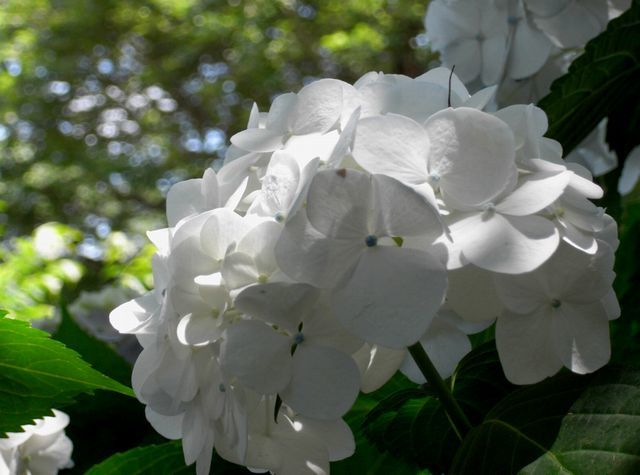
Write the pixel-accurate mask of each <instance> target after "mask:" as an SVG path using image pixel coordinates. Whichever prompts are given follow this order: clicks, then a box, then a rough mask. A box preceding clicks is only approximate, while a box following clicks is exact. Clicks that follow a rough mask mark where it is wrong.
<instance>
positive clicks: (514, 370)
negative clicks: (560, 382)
mask: <svg viewBox="0 0 640 475" xmlns="http://www.w3.org/2000/svg"><path fill="white" fill-rule="evenodd" d="M549 309H550V307H549ZM553 332H554V330H553V326H552V317H551V315H550V314H549V313H534V314H531V315H518V314H514V313H510V312H505V313H504V314H502V315H501V316H500V318H498V322H497V324H496V346H497V347H498V355H499V356H500V362H501V363H502V368H503V369H504V373H505V376H506V377H507V379H508V380H509V381H511V382H512V383H514V384H533V383H537V382H540V381H542V380H543V379H545V378H548V377H550V376H553V375H554V374H556V373H557V372H558V371H559V370H560V368H562V361H561V360H560V358H559V356H558V355H557V354H556V351H555V348H554V343H553Z"/></svg>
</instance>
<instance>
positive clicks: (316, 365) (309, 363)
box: [280, 343, 360, 420]
mask: <svg viewBox="0 0 640 475" xmlns="http://www.w3.org/2000/svg"><path fill="white" fill-rule="evenodd" d="M359 390H360V372H359V371H358V367H357V366H356V364H355V362H354V361H353V359H352V358H351V357H350V356H348V355H345V354H344V353H342V352H341V351H338V350H335V349H334V348H329V347H323V346H318V345H313V344H305V343H302V344H301V345H299V346H298V348H297V350H296V352H295V353H294V355H293V368H292V374H291V381H290V382H289V385H288V386H287V387H286V388H285V389H284V390H283V391H281V392H280V397H282V400H283V401H284V402H285V403H286V404H287V405H288V406H290V407H291V409H293V410H294V411H296V412H299V413H301V414H302V415H304V416H307V417H312V418H314V419H322V420H330V419H337V418H339V417H342V416H343V415H344V414H345V413H346V412H347V411H348V410H349V409H351V406H352V405H353V403H354V401H355V400H356V397H357V396H358V392H359Z"/></svg>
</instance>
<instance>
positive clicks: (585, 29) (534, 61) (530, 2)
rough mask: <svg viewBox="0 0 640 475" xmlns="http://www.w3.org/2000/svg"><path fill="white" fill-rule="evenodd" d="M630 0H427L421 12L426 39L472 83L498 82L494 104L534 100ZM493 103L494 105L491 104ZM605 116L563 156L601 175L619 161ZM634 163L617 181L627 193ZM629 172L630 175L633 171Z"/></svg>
mask: <svg viewBox="0 0 640 475" xmlns="http://www.w3.org/2000/svg"><path fill="white" fill-rule="evenodd" d="M630 4H631V1H630V0H595V1H583V0H554V1H548V0H433V1H432V2H431V3H430V4H429V8H428V10H427V14H426V16H425V27H426V33H427V36H428V38H429V41H430V45H431V47H432V48H433V49H434V50H435V51H438V52H439V53H440V59H441V61H442V64H443V65H444V66H446V67H449V68H452V67H453V66H455V70H456V74H458V76H459V77H460V79H461V80H462V81H463V82H464V83H465V84H466V85H467V86H468V87H469V88H470V89H471V90H472V91H473V90H477V89H479V88H481V87H483V86H492V85H495V86H497V92H496V102H497V105H499V106H500V107H504V106H508V105H512V104H518V103H529V102H537V101H538V100H539V99H541V98H542V97H544V96H545V95H546V94H548V93H549V89H550V86H551V83H552V82H553V81H554V80H556V79H557V78H558V77H560V76H561V75H563V74H565V73H566V72H567V71H568V69H569V65H570V64H571V62H572V61H573V60H574V59H575V58H576V56H577V55H579V54H580V53H581V51H582V50H583V49H584V46H585V44H586V43H587V42H588V41H589V40H590V39H592V38H593V37H595V36H596V35H598V34H599V33H601V32H602V31H604V29H605V27H606V25H607V22H608V21H610V20H611V19H613V18H615V17H617V16H619V15H620V14H621V13H622V12H623V11H624V10H626V9H628V8H629V6H630ZM493 106H494V107H495V105H493ZM606 128H607V120H606V119H604V120H602V122H601V123H600V124H599V125H598V127H596V128H595V129H594V130H593V132H592V133H591V134H590V135H589V136H588V137H587V138H585V140H583V141H582V143H580V145H579V146H578V147H576V149H574V150H573V151H572V152H571V153H570V154H569V155H567V157H566V160H568V161H570V162H576V163H579V164H581V165H583V166H585V167H587V168H588V169H589V171H590V172H591V174H592V175H594V176H596V177H597V176H601V175H604V174H605V173H607V172H609V171H611V170H613V169H614V168H616V166H617V165H618V157H617V156H616V154H615V153H614V152H613V151H611V150H610V149H609V147H608V146H607V144H606V142H605V133H606ZM638 174H640V167H638V165H637V164H636V163H635V162H631V163H629V165H628V166H627V167H625V169H624V170H623V172H622V178H621V180H620V185H619V189H620V192H621V193H628V192H629V191H631V189H632V188H633V187H634V186H635V184H636V183H637V181H638V179H637V175H638ZM634 177H635V178H634Z"/></svg>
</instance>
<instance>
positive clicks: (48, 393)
mask: <svg viewBox="0 0 640 475" xmlns="http://www.w3.org/2000/svg"><path fill="white" fill-rule="evenodd" d="M95 389H104V390H109V391H115V392H117V393H121V394H125V395H127V396H133V391H132V390H131V389H130V388H128V387H126V386H124V385H123V384H121V383H118V382H117V381H114V380H113V379H111V378H109V377H107V376H105V375H103V374H101V373H100V372H98V371H96V370H95V369H93V368H91V366H89V364H88V363H86V362H85V361H83V360H82V359H81V358H80V357H79V355H78V354H77V353H76V352H75V351H73V350H70V349H68V348H66V347H65V346H64V345H63V344H62V343H59V342H57V341H55V340H52V339H51V338H49V335H48V334H47V333H45V332H43V331H41V330H37V329H35V328H31V327H30V326H29V324H28V323H25V322H21V321H17V320H12V319H9V318H6V317H4V318H0V434H4V433H5V432H15V431H20V430H21V429H20V426H21V425H23V424H28V423H30V422H32V421H33V420H34V419H37V418H40V417H43V416H46V415H49V414H51V408H52V407H62V406H65V405H68V404H70V403H71V402H73V398H74V397H75V396H77V395H78V394H80V393H83V392H92V391H94V390H95Z"/></svg>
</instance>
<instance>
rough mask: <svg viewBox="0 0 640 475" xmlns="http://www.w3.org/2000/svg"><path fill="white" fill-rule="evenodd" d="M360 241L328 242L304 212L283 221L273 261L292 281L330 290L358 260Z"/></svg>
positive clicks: (335, 240)
mask: <svg viewBox="0 0 640 475" xmlns="http://www.w3.org/2000/svg"><path fill="white" fill-rule="evenodd" d="M363 242H364V238H363V240H362V241H360V240H352V239H328V238H326V237H325V236H324V235H323V234H321V233H320V232H319V231H318V230H316V229H315V228H314V227H313V226H312V225H311V223H309V220H308V219H307V215H306V213H305V210H304V209H300V210H299V211H298V213H297V214H296V215H295V216H294V217H293V218H292V219H291V220H289V221H288V222H287V225H286V226H285V228H284V229H283V230H282V234H281V235H280V239H279V241H278V243H277V244H276V247H275V256H276V262H277V263H278V266H279V267H280V269H281V270H282V271H283V272H284V273H285V274H286V275H288V276H289V277H291V278H292V279H294V280H296V281H298V282H304V283H308V284H312V285H315V286H316V287H321V288H332V287H334V286H335V285H336V284H337V283H338V281H339V280H340V278H341V277H342V276H343V275H344V274H345V273H346V272H349V271H350V270H351V269H352V268H353V266H354V265H355V263H356V262H357V260H358V257H359V255H360V253H361V252H362V249H363V248H364V247H365V246H363Z"/></svg>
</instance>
